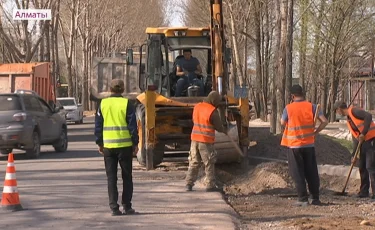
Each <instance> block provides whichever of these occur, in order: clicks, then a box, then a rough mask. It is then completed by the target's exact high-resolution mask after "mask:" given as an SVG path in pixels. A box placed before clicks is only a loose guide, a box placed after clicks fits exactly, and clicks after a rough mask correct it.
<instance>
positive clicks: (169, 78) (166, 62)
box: [139, 27, 212, 97]
mask: <svg viewBox="0 0 375 230" xmlns="http://www.w3.org/2000/svg"><path fill="white" fill-rule="evenodd" d="M146 33H147V35H148V38H147V43H146V44H144V45H142V46H141V48H140V52H139V53H140V54H144V55H145V56H146V57H145V58H144V59H143V60H145V63H141V64H140V66H142V64H144V69H140V70H139V88H140V89H141V91H142V92H144V91H145V90H146V89H153V90H156V92H157V93H158V94H161V95H163V96H165V97H174V95H175V91H176V84H177V80H178V79H179V76H177V75H176V71H177V67H176V66H177V62H178V61H179V60H180V59H181V58H184V57H183V55H182V51H183V50H184V49H191V50H192V54H193V56H194V57H196V58H198V60H199V62H200V65H201V67H202V70H203V73H202V76H200V77H201V80H202V82H203V84H204V93H205V95H208V93H209V92H210V91H211V88H212V66H211V65H212V60H211V41H210V29H209V28H185V27H183V28H147V29H146ZM140 60H142V57H140ZM181 96H188V89H187V88H186V89H184V91H183V93H182V95H181Z"/></svg>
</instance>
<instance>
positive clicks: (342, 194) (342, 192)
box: [334, 142, 362, 196]
mask: <svg viewBox="0 0 375 230" xmlns="http://www.w3.org/2000/svg"><path fill="white" fill-rule="evenodd" d="M361 145H362V142H359V143H358V146H357V149H356V151H355V154H354V159H353V162H352V165H351V167H350V170H349V173H348V176H347V178H346V182H345V185H344V188H343V189H342V191H341V192H335V193H334V195H337V196H346V195H347V194H348V193H347V192H345V190H346V186H347V185H348V182H349V178H350V175H351V174H352V170H353V167H354V164H355V163H356V162H357V158H359V157H358V154H359V152H360V151H359V150H360V149H361Z"/></svg>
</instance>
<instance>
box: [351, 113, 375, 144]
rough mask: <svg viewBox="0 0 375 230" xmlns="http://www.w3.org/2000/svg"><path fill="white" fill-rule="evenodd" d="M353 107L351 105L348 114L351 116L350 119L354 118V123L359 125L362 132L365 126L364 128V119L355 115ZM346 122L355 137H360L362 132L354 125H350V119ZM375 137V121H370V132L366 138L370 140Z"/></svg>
mask: <svg viewBox="0 0 375 230" xmlns="http://www.w3.org/2000/svg"><path fill="white" fill-rule="evenodd" d="M352 110H353V107H349V109H348V115H349V117H350V119H352V121H353V123H354V124H355V126H356V127H357V129H358V130H359V131H360V132H361V133H362V131H363V128H364V126H363V125H364V121H363V120H360V119H357V118H356V117H354V115H353V111H352ZM346 124H347V125H348V128H349V130H350V132H351V134H352V135H353V136H354V137H355V138H358V137H359V135H360V133H358V132H357V131H355V130H354V129H353V128H352V126H351V125H350V123H349V121H347V122H346ZM374 137H375V123H374V122H373V121H371V123H370V128H369V129H368V132H367V134H366V136H365V140H366V141H367V140H370V139H372V138H374Z"/></svg>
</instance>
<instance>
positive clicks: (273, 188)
mask: <svg viewBox="0 0 375 230" xmlns="http://www.w3.org/2000/svg"><path fill="white" fill-rule="evenodd" d="M217 171H218V172H217V174H218V179H219V180H220V181H221V182H223V183H224V184H225V186H224V191H225V193H226V194H227V195H233V196H247V195H250V194H291V193H295V192H296V191H295V186H294V183H293V180H292V178H291V177H290V176H289V170H288V165H287V164H286V163H280V162H267V163H262V164H259V165H257V166H255V167H253V168H249V170H248V171H246V172H242V173H240V171H237V175H236V174H231V173H230V172H228V171H226V170H223V169H218V170H217ZM319 178H320V190H321V194H326V195H332V194H333V192H339V191H341V190H342V188H343V186H344V184H345V180H346V178H345V177H341V176H340V177H338V176H328V175H320V176H319ZM359 186H360V180H354V179H350V180H349V183H348V186H347V189H346V191H347V192H349V193H352V194H353V193H356V192H357V191H358V190H359Z"/></svg>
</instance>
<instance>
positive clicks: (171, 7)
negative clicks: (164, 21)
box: [168, 0, 189, 27]
mask: <svg viewBox="0 0 375 230" xmlns="http://www.w3.org/2000/svg"><path fill="white" fill-rule="evenodd" d="M174 1H176V0H168V2H169V3H168V15H169V17H170V18H171V19H172V20H171V23H170V25H169V26H171V27H178V26H183V24H182V22H181V20H180V15H179V14H177V13H174V12H179V11H181V10H183V9H180V8H178V7H176V6H175V3H173V2H174ZM180 1H185V2H186V1H189V0H180ZM176 14H177V15H176Z"/></svg>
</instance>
